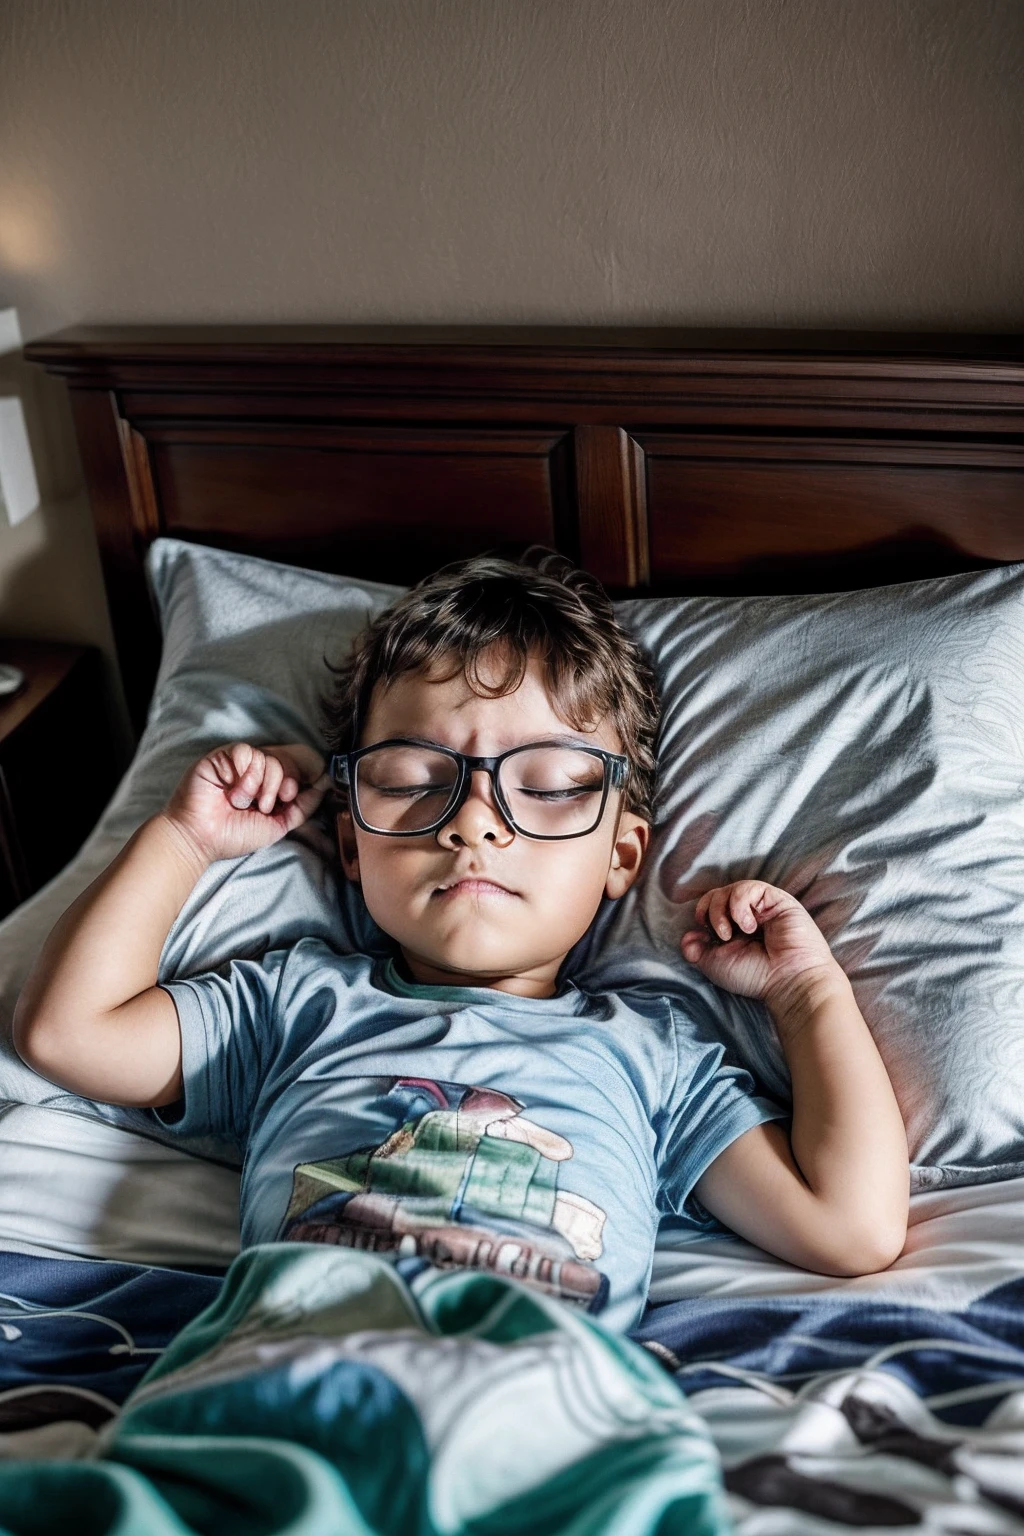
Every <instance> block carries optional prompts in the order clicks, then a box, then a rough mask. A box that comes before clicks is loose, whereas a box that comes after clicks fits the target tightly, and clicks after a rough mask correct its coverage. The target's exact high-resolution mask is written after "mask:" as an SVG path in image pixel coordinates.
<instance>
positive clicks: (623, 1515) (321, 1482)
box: [0, 1243, 729, 1536]
mask: <svg viewBox="0 0 1024 1536" xmlns="http://www.w3.org/2000/svg"><path fill="white" fill-rule="evenodd" d="M728 1529H729V1520H728V1517H727V1515H726V1511H725V1503H724V1497H723V1493H722V1486H721V1477H720V1469H719V1462H718V1457H717V1453H716V1452H715V1449H714V1447H713V1445H712V1443H711V1440H710V1438H709V1436H708V1434H707V1431H706V1430H705V1428H704V1426H703V1424H702V1422H701V1420H700V1419H699V1418H698V1417H697V1416H696V1415H695V1413H694V1412H693V1410H692V1409H691V1408H689V1407H688V1406H687V1403H686V1401H685V1399H684V1398H683V1396H682V1394H681V1393H680V1391H679V1389H678V1387H676V1386H675V1385H674V1383H673V1382H672V1381H671V1379H670V1378H669V1377H668V1376H667V1375H666V1374H665V1372H664V1371H663V1369H662V1367H661V1366H660V1365H659V1364H658V1363H657V1362H656V1361H655V1360H654V1359H653V1358H652V1357H651V1356H650V1355H649V1354H648V1353H647V1352H646V1351H645V1350H643V1349H641V1348H640V1347H639V1346H637V1345H634V1344H632V1343H630V1342H629V1341H628V1340H625V1339H622V1338H619V1337H616V1336H615V1335H613V1334H610V1333H608V1332H607V1331H605V1330H604V1329H602V1328H601V1326H600V1325H599V1324H597V1323H594V1322H592V1321H591V1320H590V1319H588V1318H587V1317H585V1316H583V1315H582V1314H581V1313H578V1312H575V1311H573V1310H570V1309H569V1308H568V1307H566V1306H564V1305H563V1304H562V1303H559V1302H557V1301H553V1300H550V1299H548V1298H546V1297H544V1296H542V1295H539V1294H535V1293H532V1292H530V1291H528V1290H526V1289H525V1288H523V1287H521V1286H519V1285H517V1284H515V1283H514V1282H508V1281H505V1280H502V1279H500V1278H497V1277H495V1276H493V1275H485V1274H479V1273H475V1274H474V1273H469V1272H458V1271H456V1272H447V1273H442V1272H439V1271H436V1270H428V1271H424V1272H423V1273H421V1274H419V1275H418V1276H416V1277H415V1278H414V1279H413V1280H412V1281H411V1282H410V1283H409V1284H406V1283H405V1282H404V1281H403V1280H402V1278H401V1277H400V1276H399V1274H398V1272H397V1271H396V1270H395V1269H394V1268H392V1266H391V1265H389V1264H387V1263H386V1262H384V1261H382V1260H380V1259H378V1258H375V1257H374V1256H372V1255H370V1254H364V1253H360V1252H358V1251H354V1250H351V1249H341V1248H333V1247H323V1246H318V1245H313V1244H303V1243H299V1244H280V1245H268V1246H266V1247H261V1248H252V1249H249V1250H248V1251H247V1252H245V1253H243V1254H242V1255H241V1257H240V1258H238V1259H237V1260H236V1261H235V1263H234V1265H233V1266H232V1268H231V1271H230V1273H229V1275H228V1278H227V1280H226V1282H225V1285H224V1288H223V1290H222V1292H221V1294H220V1295H219V1297H218V1299H217V1301H216V1302H215V1303H214V1304H213V1305H212V1306H211V1307H209V1308H208V1309H207V1310H206V1311H205V1312H203V1313H201V1314H200V1315H199V1317H197V1318H196V1319H195V1321H194V1322H192V1323H190V1324H189V1325H188V1326H187V1327H186V1328H185V1329H183V1331H182V1332H181V1333H180V1334H179V1335H178V1337H177V1338H176V1339H175V1340H174V1341H173V1342H172V1344H171V1345H170V1347H169V1348H168V1349H167V1350H166V1351H165V1352H164V1354H163V1355H162V1356H161V1357H160V1359H159V1361H158V1363H157V1364H156V1365H155V1366H154V1367H153V1369H152V1370H151V1371H150V1372H149V1374H148V1375H147V1376H146V1377H145V1378H144V1380H143V1382H142V1384H141V1385H140V1386H139V1387H138V1388H137V1389H136V1390H135V1392H134V1393H133V1394H132V1395H131V1397H130V1398H129V1399H128V1401H127V1402H126V1404H125V1406H124V1409H123V1410H122V1412H121V1413H120V1414H119V1415H118V1417H117V1418H116V1419H115V1420H114V1421H113V1423H112V1424H111V1425H110V1426H109V1427H108V1428H107V1429H106V1430H104V1432H103V1433H102V1434H101V1435H100V1437H99V1439H98V1441H97V1442H96V1444H95V1446H94V1447H92V1448H91V1449H90V1451H89V1453H88V1454H87V1457H86V1458H85V1459H82V1460H78V1461H38V1462H21V1463H18V1464H13V1465H12V1464H8V1465H7V1466H5V1467H3V1468H0V1532H3V1533H8V1532H10V1533H17V1536H23V1533H25V1536H27V1533H29V1532H31V1533H32V1536H44V1533H49V1532H55V1533H56V1532H60V1533H64V1532H71V1531H74V1532H81V1533H86V1532H88V1533H89V1536H99V1533H103V1536H184V1533H192V1532H202V1533H210V1536H236V1533H237V1536H285V1533H287V1536H349V1533H351V1536H370V1533H388V1536H392V1533H393V1536H440V1533H444V1536H462V1533H466V1536H468V1533H473V1536H499V1533H500V1536H510V1533H512V1532H524V1533H525V1532H529V1533H530V1536H545V1533H551V1536H556V1533H557V1536H597V1533H601V1536H676V1533H683V1532H685V1533H686V1536H718V1533H721V1532H723V1531H726V1530H728Z"/></svg>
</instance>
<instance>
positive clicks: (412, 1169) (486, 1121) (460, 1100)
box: [281, 1077, 608, 1312]
mask: <svg viewBox="0 0 1024 1536" xmlns="http://www.w3.org/2000/svg"><path fill="white" fill-rule="evenodd" d="M381 1086H382V1087H383V1088H384V1089H385V1098H384V1100H383V1107H384V1108H385V1110H386V1111H393V1113H394V1120H395V1126H396V1129H395V1130H394V1131H393V1132H392V1134H391V1135H390V1136H388V1138H387V1139H386V1140H385V1141H384V1142H383V1143H381V1144H380V1145H379V1146H373V1147H362V1148H360V1149H358V1150H357V1151H354V1152H350V1153H348V1154H347V1155H346V1156H344V1157H337V1158H333V1159H331V1160H329V1161H327V1162H317V1163H300V1164H299V1166H298V1167H297V1168H296V1169H295V1172H294V1177H293V1181H292V1194H291V1200H290V1202H289V1205H288V1210H287V1212H286V1214H285V1219H284V1227H283V1230H282V1233H281V1237H282V1239H283V1240H284V1241H286V1242H301V1243H337V1244H339V1245H342V1246H344V1247H349V1248H361V1249H365V1250H369V1251H371V1252H374V1253H382V1254H391V1255H393V1256H394V1257H396V1258H399V1259H411V1260H415V1259H419V1260H420V1261H421V1262H423V1263H428V1264H433V1265H436V1266H437V1267H438V1268H442V1269H482V1270H490V1271H491V1272H493V1273H495V1274H501V1275H511V1276H512V1277H513V1278H514V1279H517V1280H522V1281H525V1282H526V1283H527V1284H530V1285H534V1286H538V1287H539V1288H540V1289H541V1290H543V1291H545V1292H547V1293H548V1294H549V1295H552V1296H558V1297H560V1298H561V1299H562V1300H565V1301H571V1302H575V1303H577V1304H578V1305H580V1306H583V1307H586V1308H587V1310H588V1311H591V1312H596V1311H599V1310H600V1308H601V1307H602V1306H603V1305H604V1302H605V1299H606V1297H607V1294H608V1281H607V1277H606V1276H605V1275H603V1274H602V1273H601V1271H600V1270H599V1269H597V1268H596V1266H595V1264H594V1262H593V1261H594V1260H595V1259H598V1258H600V1256H601V1253H602V1238H601V1234H602V1232H603V1229H604V1224H605V1213H604V1211H603V1210H601V1209H600V1207H599V1206H596V1205H593V1204H592V1203H591V1202H590V1201H589V1200H586V1199H584V1198H583V1196H582V1195H576V1194H572V1193H571V1192H569V1191H567V1190H560V1189H559V1188H558V1170H559V1165H560V1164H561V1163H563V1162H565V1161H566V1159H567V1158H570V1157H572V1155H573V1148H572V1143H571V1142H569V1141H566V1139H565V1138H564V1137H563V1136H558V1135H556V1134H555V1133H554V1132H553V1131H548V1130H545V1129H544V1127H543V1126H540V1125H536V1124H535V1123H534V1122H533V1121H532V1120H527V1119H525V1118H524V1117H523V1110H524V1109H525V1107H526V1106H525V1105H524V1104H521V1103H520V1102H519V1100H518V1099H514V1098H512V1097H511V1095H509V1094H506V1093H499V1092H497V1091H496V1090H495V1089H493V1088H474V1087H467V1086H466V1085H465V1084H462V1083H442V1082H432V1081H430V1080H428V1079H426V1078H414V1077H399V1078H394V1079H389V1080H385V1082H384V1083H383V1084H382V1085H381Z"/></svg>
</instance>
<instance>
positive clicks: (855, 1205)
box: [682, 880, 909, 1275]
mask: <svg viewBox="0 0 1024 1536" xmlns="http://www.w3.org/2000/svg"><path fill="white" fill-rule="evenodd" d="M697 921H698V922H703V923H705V924H706V925H707V926H706V929H694V930H691V931H690V932H689V933H686V934H684V935H683V939H682V947H683V954H684V955H685V957H686V959H687V960H689V961H691V962H692V963H693V964H695V965H699V966H700V968H701V970H702V971H704V973H705V975H707V976H708V977H710V979H711V980H712V981H714V982H715V983H716V984H717V985H719V986H722V987H725V988H727V989H728V990H729V991H732V992H738V993H741V994H742V995H744V996H746V997H759V998H762V999H763V1000H764V1001H765V1002H766V1003H767V1005H768V1007H769V1009H770V1010H771V1013H772V1017H773V1018H774V1020H775V1024H776V1027H777V1029H778V1032H779V1039H780V1041H781V1043H782V1047H783V1050H784V1051H785V1053H786V1059H787V1061H788V1064H789V1070H790V1077H791V1079H792V1085H793V1118H792V1125H791V1129H790V1134H789V1135H788V1136H787V1134H786V1132H785V1130H784V1129H783V1128H782V1127H781V1126H779V1125H778V1124H777V1123H769V1124H766V1125H759V1126H756V1127H755V1128H754V1129H753V1130H751V1131H747V1132H746V1133H745V1134H744V1135H742V1136H739V1137H737V1139H736V1140H735V1141H734V1142H733V1143H732V1144H731V1145H730V1146H728V1147H726V1149H725V1150H724V1152H722V1153H721V1154H720V1155H719V1156H718V1157H717V1158H716V1159H715V1161H714V1162H713V1163H712V1164H711V1165H710V1167H708V1168H707V1169H706V1170H705V1172H704V1173H703V1175H702V1176H701V1178H700V1179H699V1180H698V1181H697V1185H696V1189H695V1193H696V1195H697V1198H698V1199H699V1200H700V1201H701V1202H702V1204H704V1205H705V1206H706V1207H707V1209H708V1210H709V1211H711V1212H712V1213H713V1214H714V1215H715V1216H717V1217H718V1218H719V1219H720V1220H721V1221H723V1222H725V1223H726V1225H727V1226H730V1227H732V1228H733V1230H734V1231H736V1232H739V1233H740V1234H741V1235H742V1236H743V1237H746V1238H749V1239H750V1241H751V1242H755V1243H757V1244H758V1245H759V1246H760V1247H762V1248H766V1249H768V1250H769V1252H771V1253H775V1254H778V1255H779V1257H780V1258H784V1259H787V1260H789V1262H790V1263H792V1264H799V1265H800V1266H801V1267H803V1268H804V1269H813V1270H819V1271H822V1272H824V1273H827V1274H838V1275H860V1274H868V1273H871V1272H872V1271H874V1270H878V1269H885V1268H887V1266H888V1265H889V1264H891V1263H892V1262H893V1260H894V1259H896V1258H897V1257H898V1256H899V1254H900V1251H901V1250H902V1248H903V1244H904V1242H905V1240H906V1232H907V1213H908V1204H909V1166H908V1154H907V1137H906V1131H905V1129H904V1125H903V1120H902V1117H901V1115H900V1111H899V1106H898V1104H897V1102H896V1095H895V1094H894V1093H893V1089H892V1084H891V1083H890V1081H889V1076H888V1073H887V1072H886V1070H885V1065H884V1063H883V1061H882V1058H881V1057H880V1056H879V1054H878V1050H877V1047H876V1046H875V1042H874V1040H873V1039H872V1036H871V1033H870V1031H869V1029H868V1027H867V1025H866V1024H865V1022H864V1019H863V1016H862V1014H861V1012H860V1009H859V1008H858V1007H857V1003H856V999H855V998H854V995H853V989H852V987H851V986H850V983H849V981H848V979H847V977H846V975H845V974H844V972H843V970H842V968H841V967H840V966H839V965H838V963H837V962H836V961H835V960H834V959H833V957H832V954H831V952H830V950H829V947H828V944H827V943H826V942H825V939H824V937H823V935H822V933H821V932H820V930H819V929H818V927H817V926H816V924H815V923H814V921H813V919H812V918H811V916H810V914H809V913H808V912H807V911H805V909H804V908H803V907H802V906H801V905H800V903H799V902H798V901H797V900H796V898H795V897H794V896H790V895H789V894H788V893H787V892H786V891H782V890H779V889H778V888H777V887H776V886H771V885H765V884H764V883H763V882H762V881H756V880H740V881H737V882H736V883H735V884H734V885H729V886H721V887H719V888H717V889H716V890H713V891H708V892H707V893H706V895H704V896H702V897H701V899H700V901H699V902H698V904H697Z"/></svg>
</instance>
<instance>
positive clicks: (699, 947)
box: [679, 928, 711, 965]
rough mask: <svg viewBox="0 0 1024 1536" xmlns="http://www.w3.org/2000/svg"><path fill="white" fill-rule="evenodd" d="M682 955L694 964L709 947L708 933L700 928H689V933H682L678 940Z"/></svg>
mask: <svg viewBox="0 0 1024 1536" xmlns="http://www.w3.org/2000/svg"><path fill="white" fill-rule="evenodd" d="M679 947H680V948H681V949H682V952H683V957H684V959H686V960H689V962H690V964H691V965H696V964H697V962H698V961H699V960H700V958H701V956H702V955H704V954H706V953H707V951H708V949H710V947H711V940H710V939H709V938H708V935H707V934H706V933H704V932H703V931H702V930H700V929H696V928H691V929H690V931H689V933H684V934H683V936H682V938H681V939H680V941H679Z"/></svg>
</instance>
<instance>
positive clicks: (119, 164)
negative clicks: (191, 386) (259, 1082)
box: [0, 0, 1024, 645]
mask: <svg viewBox="0 0 1024 1536" xmlns="http://www.w3.org/2000/svg"><path fill="white" fill-rule="evenodd" d="M5 303H6V304H10V303H14V304H16V305H17V306H18V308H19V311H20V315H21V321H22V329H23V332H24V334H25V336H26V337H34V336H38V335H41V334H44V333H45V332H47V331H50V330H53V329H56V328H57V327H59V326H62V325H67V324H71V323H74V322H76V321H111V322H115V321H146V320H161V321H174V320H179V319H181V320H184V319H190V320H229V319H239V320H246V319H253V320H318V319H331V320H380V321H439V322H443V321H503V322H517V321H550V322H569V321H573V322H580V323H588V322H605V323H630V322H643V323H647V324H656V323H662V322H664V323H670V322H671V323H678V324H686V323H703V324H712V325H714V324H736V325H742V324H765V325H776V324H777V325H811V324H815V325H817V324H821V325H840V324H842V325H868V326H890V325H891V326H907V327H924V326H927V327H936V328H946V327H959V328H970V327H979V328H1002V327H1017V326H1020V325H1021V324H1022V323H1024V0H159V3H157V4H153V3H151V0H5V3H4V5H3V6H2V7H0V304H5ZM0 367H2V365H0ZM7 374H8V376H9V377H10V376H12V375H13V377H14V380H15V383H16V384H18V385H19V387H24V388H26V389H27V391H28V393H29V397H30V398H29V401H28V404H29V407H30V412H31V427H32V433H33V438H34V442H35V446H36V452H37V458H38V459H39V461H40V462H39V468H40V472H41V478H42V480H43V483H44V490H45V493H46V504H45V505H44V508H43V510H42V512H41V513H39V514H37V515H36V516H34V517H33V518H31V519H29V520H28V521H27V522H26V523H24V524H22V525H21V526H20V527H18V528H17V529H14V530H7V529H0V628H4V629H8V630H20V631H21V632H24V633H29V632H35V633H52V634H68V635H71V634H73V635H79V636H82V637H85V638H90V639H98V640H99V641H100V642H101V643H103V644H105V645H107V644H109V637H108V635H107V632H106V628H105V624H106V621H105V615H104V609H103V600H102V593H101V587H100V581H99V574H98V565H97V563H96V556H95V548H94V544H93V542H92V538H91V532H90V529H89V526H88V514H87V510H86V508H85V506H84V503H83V501H82V498H81V496H80V495H78V494H76V486H77V480H78V472H77V464H76V460H75V455H74V449H73V445H72V443H71V440H70V437H69V432H68V425H67V419H66V415H65V413H64V411H63V407H62V404H61V400H60V393H59V390H58V389H57V387H56V386H55V385H52V384H49V383H39V382H33V383H30V384H27V385H26V384H25V382H24V378H23V375H20V374H19V373H18V371H17V370H12V369H11V368H10V367H9V366H8V369H7ZM5 387H9V386H5V385H4V382H3V378H2V377H0V390H2V389H3V388H5Z"/></svg>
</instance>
